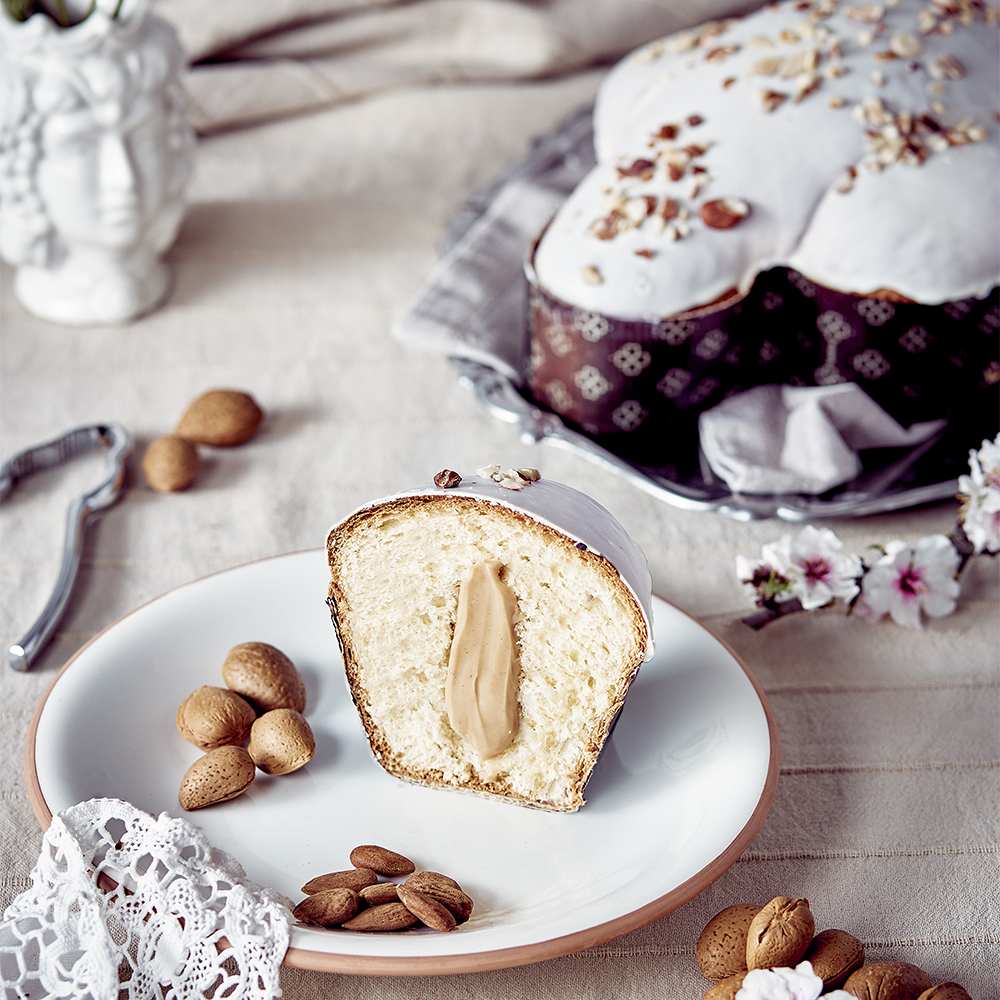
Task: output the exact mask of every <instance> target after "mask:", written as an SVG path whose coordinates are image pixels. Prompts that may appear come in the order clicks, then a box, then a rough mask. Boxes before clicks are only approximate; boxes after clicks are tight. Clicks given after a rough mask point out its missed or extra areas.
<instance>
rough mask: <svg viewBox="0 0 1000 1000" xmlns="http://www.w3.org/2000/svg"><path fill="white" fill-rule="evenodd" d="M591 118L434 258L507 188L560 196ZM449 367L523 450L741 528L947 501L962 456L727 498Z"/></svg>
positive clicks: (943, 451)
mask: <svg viewBox="0 0 1000 1000" xmlns="http://www.w3.org/2000/svg"><path fill="white" fill-rule="evenodd" d="M592 111H593V109H592V108H589V107H588V108H581V109H580V110H579V111H577V112H576V113H574V114H573V115H570V116H569V117H568V118H567V119H565V120H564V121H563V122H562V123H561V124H560V125H559V126H557V127H556V128H555V129H554V130H553V131H552V132H550V133H547V134H546V135H544V136H542V137H540V138H539V139H538V140H536V142H535V143H534V145H533V147H532V149H531V151H530V152H529V154H528V156H527V157H525V159H524V160H522V161H521V162H520V163H519V164H517V165H516V166H515V167H514V168H513V169H512V170H510V171H507V172H506V173H505V174H503V175H501V176H500V177H497V178H496V179H495V180H493V181H491V182H490V183H489V184H487V185H484V186H483V187H482V188H480V189H478V190H477V191H475V192H473V193H472V195H471V196H470V197H469V198H468V200H467V201H466V202H465V204H464V205H463V206H462V208H461V209H460V210H459V211H458V213H456V215H455V216H454V218H453V219H452V220H451V223H450V224H449V226H448V228H447V230H446V232H445V235H444V238H443V240H442V244H443V249H444V250H447V249H448V248H450V247H451V246H453V245H454V244H455V243H457V242H458V240H459V239H460V238H461V237H462V235H463V234H464V233H465V232H466V231H467V230H468V229H469V227H470V226H472V224H473V223H474V222H475V221H476V220H477V219H478V218H480V217H481V216H482V215H483V213H484V212H485V211H486V210H487V209H488V208H489V206H490V205H491V203H492V202H493V199H494V198H495V197H496V196H497V194H498V193H499V192H500V190H501V189H502V188H503V186H504V185H505V184H506V183H508V182H509V181H511V180H514V179H518V180H524V179H537V180H538V181H539V182H540V183H543V184H546V185H547V186H548V187H550V188H552V187H562V188H564V189H565V190H566V193H567V194H569V191H570V190H572V188H573V187H575V185H576V182H577V181H578V180H580V179H582V177H583V175H584V174H585V173H586V172H587V171H588V170H589V169H590V167H591V165H592V164H593V162H594V152H593V132H592V129H591V127H590V122H591V118H592ZM524 249H526V248H524ZM525 289H527V282H525ZM525 297H527V296H526V294H525ZM450 360H451V364H452V365H453V366H454V368H455V369H456V371H457V372H458V376H459V379H460V381H461V383H462V384H463V385H465V386H466V387H467V388H469V389H471V390H472V391H473V392H474V393H475V394H476V397H477V398H478V400H479V401H480V402H481V403H482V404H483V406H484V407H485V408H486V409H487V410H488V411H489V412H490V413H491V414H493V416H495V417H497V418H498V419H500V420H504V421H506V422H508V423H514V424H517V425H518V428H519V430H520V434H521V438H522V440H524V441H526V442H530V443H541V444H549V445H553V446H554V447H557V448H565V449H567V450H569V451H572V452H575V453H576V454H578V455H582V456H583V457H584V458H586V459H588V460H589V461H592V462H594V463H596V464H597V465H600V466H602V467H603V468H606V469H610V470H611V471H612V472H614V473H616V474H618V475H620V476H622V477H623V478H624V479H627V480H628V481H629V482H631V483H632V484H633V485H635V486H637V487H638V488H639V489H641V490H644V491H645V492H647V493H649V494H651V495H652V496H655V497H658V498H659V499H660V500H663V501H665V502H666V503H668V504H671V505H672V506H674V507H679V508H682V509H684V510H696V511H716V512H718V513H720V514H726V515H728V516H729V517H732V518H735V519H736V520H740V521H750V520H753V519H756V518H767V517H776V518H780V519H782V520H785V521H812V520H820V519H824V518H837V517H860V516H863V515H867V514H882V513H886V512H888V511H895V510H902V509H905V508H909V507H916V506H919V505H921V504H929V503H935V502H938V501H941V500H948V499H951V498H953V497H954V496H955V494H956V492H957V489H958V482H957V477H958V475H959V474H960V473H961V472H963V471H965V469H966V461H967V450H966V449H964V448H962V447H958V446H956V445H955V443H954V442H952V441H951V440H950V439H949V437H948V433H947V431H945V432H944V434H943V435H942V436H939V437H937V438H932V439H931V440H930V441H926V442H924V443H923V444H921V445H919V446H917V447H915V448H912V449H892V450H886V451H884V452H881V453H878V454H872V455H869V456H864V455H863V456H862V459H863V461H864V462H865V468H864V470H863V472H862V473H861V475H860V476H858V478H856V479H855V480H853V481H852V482H850V483H847V484H845V485H844V486H842V487H839V488H838V489H836V490H833V491H830V492H829V493H826V494H823V495H822V496H809V495H802V494H782V495H758V494H739V493H733V492H732V491H731V490H730V489H729V488H728V487H727V486H726V484H725V483H724V482H722V481H721V480H720V479H718V478H717V477H715V476H714V475H713V474H712V473H711V470H710V469H709V468H708V466H707V463H705V462H702V463H701V465H702V468H701V470H700V471H699V473H698V474H697V475H694V476H691V477H690V478H687V479H679V478H676V477H672V475H671V474H669V473H670V472H671V470H666V469H657V468H652V467H649V466H642V465H636V464H634V463H632V462H630V461H627V460H625V459H623V458H621V457H620V456H618V455H615V454H613V453H612V452H610V451H608V450H607V449H606V448H604V447H602V446H601V445H599V444H597V443H596V442H595V441H594V440H592V439H591V438H589V437H587V436H586V435H585V434H582V433H580V432H579V431H576V430H574V429H573V428H571V427H569V426H567V425H566V424H565V423H564V422H563V420H561V419H560V418H559V417H558V416H557V415H556V414H554V413H551V412H549V411H547V410H544V409H542V408H541V407H539V406H537V405H536V404H535V403H534V402H533V401H532V400H531V399H530V397H528V396H527V395H526V394H524V393H523V392H522V391H521V390H520V389H519V388H518V387H517V386H516V385H515V384H514V383H513V382H512V381H511V379H510V378H509V377H508V376H507V375H506V374H504V373H503V372H500V371H497V370H496V369H494V368H492V367H490V366H489V365H485V364H481V363H478V362H475V361H470V360H468V359H465V358H457V357H456V358H451V359H450ZM984 436H985V435H984Z"/></svg>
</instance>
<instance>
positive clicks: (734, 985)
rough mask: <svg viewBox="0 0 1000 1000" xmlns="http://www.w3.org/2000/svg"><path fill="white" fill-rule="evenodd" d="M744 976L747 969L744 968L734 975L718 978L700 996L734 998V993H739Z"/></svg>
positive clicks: (717, 999)
mask: <svg viewBox="0 0 1000 1000" xmlns="http://www.w3.org/2000/svg"><path fill="white" fill-rule="evenodd" d="M746 976H747V970H746V969H744V970H743V971H742V972H737V973H736V975H735V976H727V977H726V978H725V979H720V980H719V981H718V982H717V983H716V984H715V985H714V986H713V987H712V988H711V989H710V990H709V991H708V992H707V993H706V994H705V996H704V997H702V1000H735V997H736V994H737V993H739V991H740V987H742V986H743V980H744V979H746Z"/></svg>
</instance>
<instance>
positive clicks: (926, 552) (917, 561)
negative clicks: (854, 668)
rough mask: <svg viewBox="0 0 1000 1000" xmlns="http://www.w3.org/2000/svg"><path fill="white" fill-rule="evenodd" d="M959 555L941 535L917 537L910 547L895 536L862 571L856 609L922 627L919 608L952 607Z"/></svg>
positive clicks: (936, 612) (935, 613)
mask: <svg viewBox="0 0 1000 1000" xmlns="http://www.w3.org/2000/svg"><path fill="white" fill-rule="evenodd" d="M958 564H959V555H958V552H957V551H956V549H955V546H954V545H953V544H952V543H951V541H950V540H949V539H948V538H946V537H945V536H944V535H929V536H927V537H926V538H921V539H920V540H919V541H918V542H917V544H916V546H915V547H913V548H911V547H910V546H909V545H907V544H906V542H904V541H900V540H898V539H897V540H896V541H894V542H890V543H889V544H888V545H887V546H886V547H885V554H884V555H883V556H882V557H881V558H880V559H879V560H878V561H877V562H876V563H875V564H874V565H872V566H871V567H870V568H869V569H868V572H867V573H865V576H864V580H863V582H862V585H861V600H860V601H859V602H858V610H859V611H860V612H861V613H862V614H864V615H865V616H866V617H871V618H881V617H882V616H883V615H889V616H890V617H891V618H892V620H893V621H894V622H896V623H897V624H898V625H905V626H907V628H920V627H921V613H923V614H926V615H929V616H930V617H932V618H940V617H942V616H943V615H950V614H951V613H952V612H953V611H954V610H955V605H956V603H957V599H958V592H959V584H958V580H957V579H956V578H955V574H956V572H957V571H958Z"/></svg>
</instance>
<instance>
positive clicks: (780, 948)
mask: <svg viewBox="0 0 1000 1000" xmlns="http://www.w3.org/2000/svg"><path fill="white" fill-rule="evenodd" d="M815 930H816V923H815V921H814V919H813V915H812V912H811V911H810V909H809V900H807V899H791V898H789V897H788V896H775V898H774V899H772V900H771V902H770V903H768V904H767V905H766V906H765V907H764V908H763V909H762V910H761V911H760V913H758V914H757V916H755V917H754V918H753V920H752V921H751V923H750V929H749V930H748V931H747V968H748V969H776V968H779V967H783V968H794V967H795V966H796V965H797V964H798V962H799V961H800V960H801V958H802V956H803V955H804V954H805V951H806V948H808V947H809V942H810V941H812V939H813V933H814V932H815Z"/></svg>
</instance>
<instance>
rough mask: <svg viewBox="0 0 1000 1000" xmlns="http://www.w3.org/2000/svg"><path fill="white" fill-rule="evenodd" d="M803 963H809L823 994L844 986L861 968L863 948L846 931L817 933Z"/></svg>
mask: <svg viewBox="0 0 1000 1000" xmlns="http://www.w3.org/2000/svg"><path fill="white" fill-rule="evenodd" d="M802 958H803V961H806V962H809V963H811V964H812V967H813V972H815V973H816V975H817V976H819V978H820V979H822V980H823V989H824V991H829V990H832V989H836V988H837V987H839V986H843V984H844V982H845V981H846V980H847V977H848V976H849V975H850V974H851V973H852V972H854V971H855V970H857V969H860V968H861V966H862V965H864V961H865V946H864V945H863V944H862V943H861V942H860V941H859V940H858V939H857V938H856V937H855V936H854V935H853V934H848V933H847V931H839V930H835V929H832V928H831V929H830V930H825V931H820V932H819V934H817V935H816V937H814V938H813V939H812V942H811V943H810V945H809V947H808V948H807V949H806V953H805V955H803V956H802Z"/></svg>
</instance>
